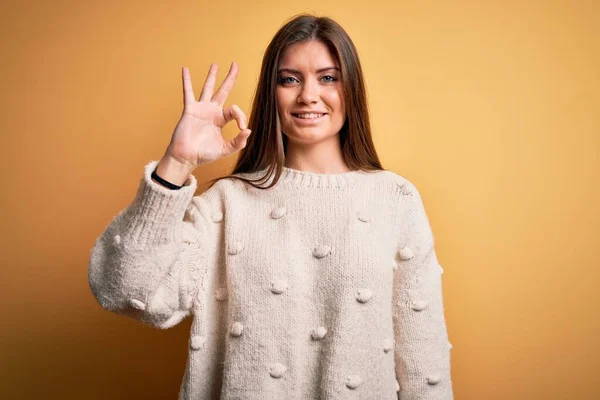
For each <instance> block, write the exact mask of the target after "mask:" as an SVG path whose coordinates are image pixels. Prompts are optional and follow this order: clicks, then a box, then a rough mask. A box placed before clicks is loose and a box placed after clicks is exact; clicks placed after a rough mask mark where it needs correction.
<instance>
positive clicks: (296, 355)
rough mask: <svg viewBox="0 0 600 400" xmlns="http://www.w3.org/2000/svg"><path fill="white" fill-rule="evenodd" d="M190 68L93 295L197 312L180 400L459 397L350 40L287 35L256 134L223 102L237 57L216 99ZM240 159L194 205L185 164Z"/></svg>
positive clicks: (403, 182)
mask: <svg viewBox="0 0 600 400" xmlns="http://www.w3.org/2000/svg"><path fill="white" fill-rule="evenodd" d="M182 74H183V97H184V109H183V114H182V116H181V119H180V121H179V123H178V124H177V126H176V128H175V131H174V133H173V136H172V139H171V141H170V144H169V146H168V148H167V150H166V151H165V154H164V156H163V158H162V159H161V160H160V161H152V162H150V163H149V164H147V165H146V167H145V170H144V173H143V176H142V178H141V181H140V186H139V190H138V192H137V194H136V196H135V198H134V200H133V201H132V202H131V204H129V205H128V207H127V208H126V209H125V210H123V211H122V212H121V213H119V214H118V215H117V216H116V217H115V218H114V219H113V220H112V221H111V223H110V224H109V225H108V227H107V228H106V230H105V231H104V233H103V234H102V235H101V236H100V237H99V238H98V240H97V242H96V244H95V246H94V248H93V250H92V254H91V259H90V265H89V279H90V285H91V289H92V291H93V293H94V295H95V296H96V298H97V300H98V302H99V303H100V304H101V305H102V306H103V307H104V308H106V309H108V310H110V311H113V312H116V313H119V314H123V315H127V316H129V317H133V318H136V319H138V320H140V321H142V322H144V323H146V324H149V325H151V326H154V327H158V328H161V329H166V328H169V327H172V326H173V325H175V324H177V323H179V322H180V321H181V320H182V319H184V318H185V317H187V316H190V315H191V316H192V317H193V323H192V328H191V335H190V341H189V357H188V362H187V366H186V372H185V376H184V378H183V382H182V385H181V390H180V393H179V398H180V399H244V400H254V399H256V400H258V399H260V400H271V399H273V400H279V399H292V400H293V399H298V400H300V399H302V400H305V399H377V400H380V399H398V398H399V397H400V398H402V399H403V400H411V399H432V400H433V399H435V400H447V399H452V398H453V391H452V381H451V376H450V349H451V345H450V343H449V342H448V335H447V329H446V322H445V317H444V307H443V301H442V286H441V274H442V268H441V266H440V265H439V263H438V260H437V257H436V253H435V250H434V238H433V234H432V231H431V227H430V224H429V221H428V218H427V215H426V213H425V209H424V206H423V201H422V198H421V196H420V194H419V191H418V190H417V188H416V187H415V185H414V184H412V183H411V182H410V181H409V180H407V179H406V178H404V177H402V176H400V175H398V174H396V173H394V172H391V171H387V170H384V169H383V168H382V167H381V164H380V162H379V159H378V157H377V154H376V152H375V149H374V146H373V142H372V138H371V130H370V126H369V116H368V112H367V106H366V100H365V98H366V96H365V89H364V84H363V77H362V71H361V67H360V62H359V59H358V55H357V52H356V49H355V47H354V45H353V43H352V41H351V40H350V38H349V37H348V35H347V34H346V32H345V31H344V30H343V29H342V28H341V27H340V26H339V25H338V24H337V23H336V22H334V21H333V20H331V19H329V18H317V17H314V16H309V15H300V16H297V17H295V18H294V19H292V20H291V21H290V22H288V23H287V24H286V25H284V26H283V27H282V28H281V29H280V30H279V31H278V32H277V34H276V35H275V37H274V38H273V40H272V41H271V43H270V45H269V46H268V48H267V50H266V52H265V55H264V59H263V64H262V70H261V73H260V80H259V83H258V88H257V91H256V97H255V99H254V103H253V106H252V113H251V115H250V120H249V125H247V122H246V116H245V115H244V113H243V111H242V110H241V109H240V108H239V107H237V106H235V105H233V106H231V107H224V105H225V101H226V99H227V95H228V93H229V91H230V90H231V89H232V87H233V84H234V81H235V78H236V74H237V65H236V64H232V66H231V69H230V70H229V74H228V75H227V77H226V78H225V80H224V81H223V83H222V84H221V85H220V87H219V88H218V89H217V90H216V91H215V90H214V88H215V83H216V82H215V81H216V76H217V67H216V65H211V68H210V70H209V72H208V77H207V78H206V81H205V83H204V87H203V88H202V91H201V93H200V95H199V97H198V100H196V95H195V93H194V90H193V87H192V82H191V78H190V73H189V71H188V69H186V68H183V72H182ZM231 120H235V121H236V122H237V125H238V127H239V129H240V132H239V134H238V135H237V136H236V137H235V138H233V139H232V140H229V141H228V140H225V139H224V138H223V136H222V132H221V129H222V128H223V126H224V125H225V124H227V122H229V121H231ZM248 126H249V127H250V129H248ZM240 150H241V151H240ZM237 151H240V154H239V157H238V161H237V164H236V166H235V168H234V170H233V172H232V174H231V175H230V176H227V177H223V178H220V179H218V180H216V182H214V184H213V185H212V186H211V187H210V188H209V189H208V190H207V191H205V192H204V193H203V194H201V195H199V196H196V195H195V190H196V188H197V181H196V178H195V177H194V175H192V172H193V171H194V169H195V168H196V167H198V166H199V165H200V164H204V163H208V162H212V161H215V160H217V159H219V158H222V157H225V156H228V155H230V154H232V153H235V152H237Z"/></svg>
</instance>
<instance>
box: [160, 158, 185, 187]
mask: <svg viewBox="0 0 600 400" xmlns="http://www.w3.org/2000/svg"><path fill="white" fill-rule="evenodd" d="M192 171H193V168H192V167H191V166H189V165H187V164H183V163H181V162H179V161H177V160H175V159H174V158H172V157H170V156H168V155H165V156H163V158H162V159H161V160H160V161H159V162H158V165H157V166H156V175H158V176H159V177H161V178H162V179H164V180H165V181H168V182H170V183H172V184H174V185H177V186H183V184H184V182H186V181H187V180H188V178H189V176H190V175H191V173H192ZM158 183H160V182H158Z"/></svg>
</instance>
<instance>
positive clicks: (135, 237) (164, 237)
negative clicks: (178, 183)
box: [123, 161, 197, 244]
mask: <svg viewBox="0 0 600 400" xmlns="http://www.w3.org/2000/svg"><path fill="white" fill-rule="evenodd" d="M157 165H158V161H151V162H150V163H148V164H147V165H146V166H145V167H144V175H143V177H142V179H141V181H140V185H139V188H138V191H137V193H136V196H135V199H134V200H133V202H132V203H131V204H130V205H129V207H128V208H127V210H126V211H125V212H124V213H123V218H125V221H124V224H125V228H124V229H125V231H126V234H127V235H128V237H129V238H130V239H131V240H132V241H133V242H136V243H139V242H147V243H148V244H164V243H166V242H169V241H170V240H172V239H173V234H174V232H175V231H176V229H177V226H178V224H180V223H181V222H182V221H183V216H184V214H185V211H186V209H187V207H188V206H189V204H190V202H191V201H192V198H193V197H194V194H195V192H196V188H197V181H196V178H195V177H194V175H190V176H189V177H188V179H187V180H186V181H185V182H184V184H183V185H184V186H183V187H182V188H181V189H179V190H171V189H168V188H166V187H164V186H162V185H160V184H159V183H157V182H154V181H153V180H152V178H151V177H150V175H151V174H152V171H154V170H155V169H156V166H157Z"/></svg>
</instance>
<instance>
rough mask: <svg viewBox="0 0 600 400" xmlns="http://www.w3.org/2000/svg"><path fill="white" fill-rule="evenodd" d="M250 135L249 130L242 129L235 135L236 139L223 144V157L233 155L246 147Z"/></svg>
mask: <svg viewBox="0 0 600 400" xmlns="http://www.w3.org/2000/svg"><path fill="white" fill-rule="evenodd" d="M251 133H252V132H251V131H250V129H243V130H241V131H240V133H238V134H237V136H236V137H234V138H233V139H231V140H229V141H227V142H225V144H224V145H223V148H224V150H223V153H224V154H225V156H228V155H230V154H233V153H235V152H236V151H239V150H241V149H243V148H244V147H246V144H247V143H248V136H250V134H251Z"/></svg>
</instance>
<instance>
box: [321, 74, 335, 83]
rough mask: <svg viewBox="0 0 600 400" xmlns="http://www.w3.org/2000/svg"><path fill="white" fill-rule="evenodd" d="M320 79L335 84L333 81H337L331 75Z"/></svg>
mask: <svg viewBox="0 0 600 400" xmlns="http://www.w3.org/2000/svg"><path fill="white" fill-rule="evenodd" d="M326 78H327V79H326ZM322 79H325V81H326V82H335V81H337V78H336V77H335V76H333V75H325V76H324V77H323V78H322Z"/></svg>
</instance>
